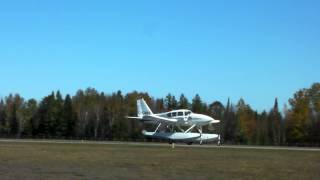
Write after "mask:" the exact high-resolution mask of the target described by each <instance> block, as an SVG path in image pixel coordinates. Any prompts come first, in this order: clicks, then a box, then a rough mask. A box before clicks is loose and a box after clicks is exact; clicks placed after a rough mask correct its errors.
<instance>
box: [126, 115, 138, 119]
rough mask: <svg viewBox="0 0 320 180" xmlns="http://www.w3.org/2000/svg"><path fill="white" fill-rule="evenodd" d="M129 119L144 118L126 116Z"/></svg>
mask: <svg viewBox="0 0 320 180" xmlns="http://www.w3.org/2000/svg"><path fill="white" fill-rule="evenodd" d="M126 118H128V119H142V117H133V116H126Z"/></svg>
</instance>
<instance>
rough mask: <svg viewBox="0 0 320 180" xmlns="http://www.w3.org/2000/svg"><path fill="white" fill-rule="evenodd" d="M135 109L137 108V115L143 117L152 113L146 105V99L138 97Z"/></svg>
mask: <svg viewBox="0 0 320 180" xmlns="http://www.w3.org/2000/svg"><path fill="white" fill-rule="evenodd" d="M137 109H138V117H143V116H146V115H152V114H153V113H152V111H151V109H150V108H149V106H148V105H147V103H146V101H144V99H138V100H137Z"/></svg>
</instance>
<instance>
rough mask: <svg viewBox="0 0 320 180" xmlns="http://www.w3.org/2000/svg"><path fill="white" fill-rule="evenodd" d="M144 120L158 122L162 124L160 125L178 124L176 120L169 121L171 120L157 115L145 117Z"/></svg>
mask: <svg viewBox="0 0 320 180" xmlns="http://www.w3.org/2000/svg"><path fill="white" fill-rule="evenodd" d="M143 119H148V120H151V121H157V122H160V123H164V124H174V123H176V122H177V120H176V119H169V118H165V117H160V116H157V115H153V114H152V115H148V116H144V117H143Z"/></svg>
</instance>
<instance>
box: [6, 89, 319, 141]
mask: <svg viewBox="0 0 320 180" xmlns="http://www.w3.org/2000/svg"><path fill="white" fill-rule="evenodd" d="M138 98H144V99H145V100H146V102H147V103H148V104H149V105H150V107H151V109H152V110H153V111H154V112H155V113H157V112H165V111H169V110H174V109H191V110H192V111H193V112H196V113H202V114H207V115H209V116H212V117H213V118H215V119H219V120H221V123H220V124H219V125H217V126H215V129H214V130H213V129H211V128H210V127H205V128H204V130H205V131H208V132H212V131H213V132H214V133H220V134H221V139H222V141H223V142H224V143H231V144H256V145H303V144H304V145H314V146H319V145H320V83H314V84H313V85H312V86H311V87H310V88H304V89H300V90H298V91H297V92H296V93H295V94H294V95H293V97H292V98H291V99H290V100H289V106H285V107H284V108H283V109H282V110H280V108H279V105H278V101H277V99H275V101H274V106H273V107H272V108H271V109H270V110H268V111H262V112H258V111H256V110H254V109H252V107H251V106H250V105H249V104H247V103H246V102H245V100H244V99H242V98H241V99H240V100H239V101H238V102H237V103H235V104H234V103H232V102H231V101H230V99H228V101H227V102H226V104H223V103H221V102H219V101H214V102H212V103H210V104H207V103H204V102H203V101H202V99H201V97H200V96H199V95H198V94H197V95H195V97H194V98H193V99H192V100H191V101H189V100H188V98H187V97H186V96H184V95H183V94H181V95H180V96H179V98H177V97H175V96H174V95H172V94H170V93H169V94H168V95H167V96H166V97H165V98H153V97H151V96H150V95H149V94H148V93H143V92H136V91H134V92H131V93H127V94H125V95H124V94H122V93H121V91H118V92H115V93H112V94H105V93H103V92H99V91H97V90H95V89H93V88H87V89H86V90H78V91H77V93H76V94H75V95H74V96H72V97H71V96H70V95H69V94H67V95H66V96H65V97H63V96H62V95H61V93H60V92H59V91H57V92H52V93H51V94H50V95H48V96H46V97H44V98H43V99H41V100H40V101H39V102H38V101H37V100H35V99H24V98H23V97H21V96H20V95H19V94H15V95H12V94H10V95H8V96H6V97H4V98H2V99H1V100H0V137H14V138H61V139H95V140H143V139H144V137H143V135H142V133H141V131H142V130H143V129H145V128H148V127H146V126H145V125H143V124H141V123H139V122H138V121H136V120H132V119H127V118H126V116H136V113H137V110H136V108H137V107H136V100H137V99H138Z"/></svg>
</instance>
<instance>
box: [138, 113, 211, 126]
mask: <svg viewBox="0 0 320 180" xmlns="http://www.w3.org/2000/svg"><path fill="white" fill-rule="evenodd" d="M154 115H155V116H159V117H164V118H169V119H175V120H177V122H176V125H178V126H192V125H197V126H204V125H208V124H210V123H211V122H213V121H214V119H213V118H212V117H210V116H207V115H203V114H197V113H193V112H191V111H190V110H186V109H180V110H174V111H169V112H165V113H159V114H154ZM142 119H144V120H146V122H147V123H155V124H157V123H158V122H157V121H154V120H153V121H149V122H148V115H146V116H144V117H143V118H142Z"/></svg>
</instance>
